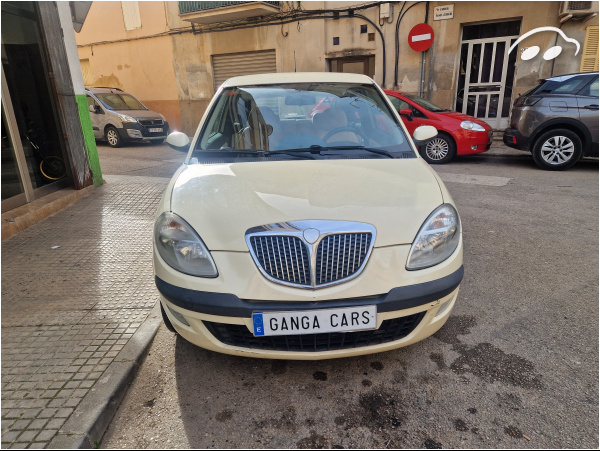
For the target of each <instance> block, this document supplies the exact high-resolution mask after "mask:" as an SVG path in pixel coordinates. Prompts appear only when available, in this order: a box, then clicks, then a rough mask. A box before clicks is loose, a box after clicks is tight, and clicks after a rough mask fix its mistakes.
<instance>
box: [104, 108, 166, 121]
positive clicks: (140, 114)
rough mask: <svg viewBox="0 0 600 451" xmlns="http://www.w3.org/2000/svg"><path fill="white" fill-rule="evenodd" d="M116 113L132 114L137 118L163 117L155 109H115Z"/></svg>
mask: <svg viewBox="0 0 600 451" xmlns="http://www.w3.org/2000/svg"><path fill="white" fill-rule="evenodd" d="M113 111H114V112H116V113H119V114H124V115H125V116H131V117H133V118H135V119H161V120H162V117H161V116H160V114H158V113H157V112H155V111H151V110H113Z"/></svg>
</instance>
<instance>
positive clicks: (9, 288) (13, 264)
mask: <svg viewBox="0 0 600 451" xmlns="http://www.w3.org/2000/svg"><path fill="white" fill-rule="evenodd" d="M106 181H107V184H105V185H103V186H101V187H98V188H96V189H95V190H94V191H93V193H92V194H91V195H89V196H87V197H84V198H82V199H80V200H78V201H76V202H75V203H74V204H72V205H71V206H69V207H67V208H66V209H64V210H62V211H60V212H59V213H57V214H56V215H54V216H52V217H50V218H48V219H46V220H44V221H42V222H40V223H38V224H35V225H33V226H31V227H29V228H27V229H26V230H24V231H21V232H19V233H17V234H16V235H13V236H12V237H10V238H8V239H6V240H4V241H3V242H2V341H1V351H2V354H1V359H2V367H1V374H2V379H1V382H2V404H1V412H2V434H1V445H2V448H26V447H33V448H44V447H51V448H73V447H81V446H84V447H93V446H95V445H96V444H97V442H95V441H96V440H99V439H100V437H101V434H102V433H103V432H104V428H105V427H106V426H107V424H108V422H109V421H110V415H112V412H113V411H114V410H111V409H112V408H113V407H114V408H115V409H116V407H117V405H118V402H119V400H120V399H119V397H120V395H121V394H122V393H123V392H124V390H125V388H126V386H127V383H128V380H129V379H128V378H130V377H131V376H132V372H133V369H134V368H135V366H136V365H137V362H138V359H139V358H140V356H141V355H142V354H143V351H144V349H145V347H146V346H147V345H148V344H149V343H150V340H151V339H152V337H153V335H154V333H155V332H156V329H157V328H158V325H159V323H160V313H159V312H158V313H157V309H156V301H157V300H158V293H157V291H156V289H155V286H154V282H153V277H152V259H151V250H152V222H153V217H154V213H155V210H156V206H157V204H158V201H159V199H160V196H161V195H162V192H163V190H164V188H165V187H166V185H167V183H168V179H166V178H159V177H154V178H153V177H147V176H144V177H132V176H107V177H106ZM57 246H58V247H57ZM134 334H135V335H134ZM132 337H133V338H132ZM124 382H125V383H124ZM107 412H109V414H107Z"/></svg>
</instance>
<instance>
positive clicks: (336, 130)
mask: <svg viewBox="0 0 600 451" xmlns="http://www.w3.org/2000/svg"><path fill="white" fill-rule="evenodd" d="M342 132H352V133H354V134H355V135H356V136H358V137H360V138H361V139H362V143H360V142H359V144H361V145H362V144H365V143H367V142H368V141H369V137H368V136H367V135H365V134H364V133H363V132H361V131H360V130H357V129H356V128H354V127H350V126H349V125H346V126H344V127H337V128H334V129H333V130H330V131H329V132H327V133H326V134H325V136H323V138H322V139H323V141H325V142H328V141H329V139H330V138H331V137H332V136H334V135H337V134H338V133H342Z"/></svg>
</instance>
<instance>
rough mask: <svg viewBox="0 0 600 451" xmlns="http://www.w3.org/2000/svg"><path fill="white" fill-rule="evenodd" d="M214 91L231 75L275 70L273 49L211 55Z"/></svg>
mask: <svg viewBox="0 0 600 451" xmlns="http://www.w3.org/2000/svg"><path fill="white" fill-rule="evenodd" d="M212 67H213V82H214V87H215V92H216V91H217V89H219V86H221V84H222V83H223V82H224V81H225V80H227V79H228V78H231V77H237V76H240V75H253V74H265V73H274V72H277V60H276V59H275V50H264V51H260V52H247V53H228V54H224V55H213V56H212Z"/></svg>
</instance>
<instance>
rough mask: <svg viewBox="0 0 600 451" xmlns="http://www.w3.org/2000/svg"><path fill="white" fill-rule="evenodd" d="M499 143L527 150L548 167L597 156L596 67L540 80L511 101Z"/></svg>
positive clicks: (562, 167) (544, 166)
mask: <svg viewBox="0 0 600 451" xmlns="http://www.w3.org/2000/svg"><path fill="white" fill-rule="evenodd" d="M504 144H506V145H507V146H510V147H514V148H516V149H521V150H526V151H529V152H531V153H532V154H533V159H534V160H535V162H536V163H537V165H538V166H540V167H541V168H543V169H548V170H561V169H567V168H569V167H571V166H573V165H574V164H575V163H576V162H577V160H579V158H581V157H597V156H598V72H588V73H582V74H570V75H562V76H560V77H552V78H548V79H545V80H540V81H539V84H538V85H537V86H536V87H534V88H532V89H530V90H529V91H527V92H526V93H525V94H523V95H521V96H520V97H518V98H517V100H515V103H514V105H513V110H512V114H511V117H510V128H507V129H506V130H505V131H504Z"/></svg>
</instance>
